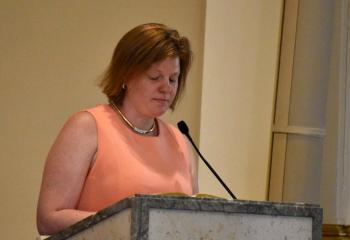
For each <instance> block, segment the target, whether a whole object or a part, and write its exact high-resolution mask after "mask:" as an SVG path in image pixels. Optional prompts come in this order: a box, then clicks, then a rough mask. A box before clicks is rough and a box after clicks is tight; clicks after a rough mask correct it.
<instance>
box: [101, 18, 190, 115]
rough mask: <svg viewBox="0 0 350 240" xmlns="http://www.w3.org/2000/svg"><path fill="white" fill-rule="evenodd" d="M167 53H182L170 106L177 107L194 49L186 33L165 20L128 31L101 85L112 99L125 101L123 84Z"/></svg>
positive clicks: (166, 55)
mask: <svg viewBox="0 0 350 240" xmlns="http://www.w3.org/2000/svg"><path fill="white" fill-rule="evenodd" d="M167 57H178V58H179V60H180V76H179V79H178V90H177V93H176V95H175V98H174V101H173V103H172V104H171V106H170V108H171V109H174V108H175V105H176V103H177V101H178V99H179V97H180V96H181V94H182V93H183V90H184V87H185V82H186V77H187V74H188V71H189V68H190V65H191V62H192V51H191V49H190V43H189V41H188V39H187V38H186V37H183V36H180V35H179V33H178V31H177V30H175V29H171V28H168V27H167V26H165V25H163V24H159V23H147V24H142V25H139V26H137V27H135V28H133V29H132V30H130V31H129V32H127V33H126V34H125V35H124V36H123V37H122V38H121V40H120V41H119V43H118V44H117V46H116V48H115V50H114V53H113V57H112V60H111V62H110V65H109V67H108V68H107V70H106V72H105V74H104V75H103V77H102V79H101V82H100V83H99V86H100V87H101V88H102V91H103V93H104V94H106V95H107V97H108V98H109V99H111V100H113V101H114V102H115V103H116V104H122V103H123V99H124V96H125V90H124V89H123V87H122V86H123V84H125V83H127V82H128V80H129V78H130V77H131V76H132V75H133V74H137V73H141V72H143V71H146V70H147V69H148V68H149V67H150V66H151V65H152V64H153V63H156V62H158V61H161V60H164V59H165V58H167Z"/></svg>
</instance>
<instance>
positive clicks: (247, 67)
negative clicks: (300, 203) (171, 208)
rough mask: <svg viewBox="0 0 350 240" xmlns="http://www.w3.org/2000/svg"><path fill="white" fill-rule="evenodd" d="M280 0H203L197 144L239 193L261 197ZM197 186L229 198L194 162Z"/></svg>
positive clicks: (264, 183)
mask: <svg viewBox="0 0 350 240" xmlns="http://www.w3.org/2000/svg"><path fill="white" fill-rule="evenodd" d="M282 3H283V1H282V0H263V1H262V0H248V1H241V0H220V1H214V0H208V1H207V8H206V26H205V44H204V45H205V47H204V65H203V83H202V86H203V90H202V106H201V129H200V148H201V149H202V151H203V154H204V155H205V156H206V157H207V159H208V160H210V161H211V162H212V165H213V166H214V168H216V169H217V171H218V172H219V174H221V175H222V177H223V178H224V180H225V181H226V182H227V184H228V185H229V186H230V187H231V189H232V191H233V192H235V193H236V195H237V197H238V198H241V199H255V200H264V199H266V191H267V187H268V186H267V180H268V173H269V154H270V141H271V123H272V113H273V100H274V99H273V97H274V89H275V82H276V73H277V62H278V51H279V36H280V26H281V16H282ZM199 179H200V187H201V190H200V191H201V192H207V193H212V194H216V195H220V196H228V195H227V194H226V193H225V190H224V189H223V188H222V187H221V186H220V184H219V183H218V182H217V181H216V180H215V179H214V178H213V177H212V176H211V175H210V174H208V170H207V169H206V168H205V167H203V164H201V165H200V174H199Z"/></svg>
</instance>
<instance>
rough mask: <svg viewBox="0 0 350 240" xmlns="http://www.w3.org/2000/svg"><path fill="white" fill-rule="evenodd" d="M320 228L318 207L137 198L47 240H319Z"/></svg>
mask: <svg viewBox="0 0 350 240" xmlns="http://www.w3.org/2000/svg"><path fill="white" fill-rule="evenodd" d="M321 227H322V209H321V208H320V207H319V206H318V205H312V204H301V203H300V204H299V203H297V204H289V203H272V202H257V201H244V200H223V199H208V198H191V197H165V196H154V195H136V196H134V197H130V198H128V199H125V200H123V201H121V202H118V203H116V204H114V205H112V206H110V207H108V208H106V209H104V210H102V211H100V212H98V213H97V214H95V215H93V216H90V217H88V218H86V219H84V220H82V221H80V222H78V223H76V224H75V225H73V226H71V227H69V228H67V229H65V230H63V231H61V232H59V233H58V234H56V235H53V236H51V237H49V238H47V240H64V239H69V240H92V239H93V240H117V239H118V240H129V239H130V240H144V239H149V240H154V239H157V240H161V239H162V240H163V239H171V240H172V239H202V240H205V239H206V240H209V239H220V240H225V239H230V240H231V239H239V240H248V239H249V240H255V239H256V240H258V239H259V240H264V239H268V240H277V239H278V240H286V239H288V240H304V239H305V240H311V239H313V240H316V239H321Z"/></svg>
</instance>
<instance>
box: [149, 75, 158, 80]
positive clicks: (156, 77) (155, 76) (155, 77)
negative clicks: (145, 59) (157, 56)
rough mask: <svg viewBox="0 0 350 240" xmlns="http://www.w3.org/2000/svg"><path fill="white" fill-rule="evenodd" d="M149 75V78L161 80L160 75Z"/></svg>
mask: <svg viewBox="0 0 350 240" xmlns="http://www.w3.org/2000/svg"><path fill="white" fill-rule="evenodd" d="M148 77H149V79H151V80H154V81H155V80H159V79H160V75H154V76H151V75H150V76H148Z"/></svg>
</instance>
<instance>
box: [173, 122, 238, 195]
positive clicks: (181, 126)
mask: <svg viewBox="0 0 350 240" xmlns="http://www.w3.org/2000/svg"><path fill="white" fill-rule="evenodd" d="M177 127H178V128H179V130H180V132H181V133H182V134H184V135H185V136H186V137H187V138H188V140H190V142H191V144H192V146H193V147H194V149H195V150H196V152H197V153H198V155H199V157H200V158H201V159H202V161H203V162H204V163H205V165H206V166H207V167H208V168H209V169H210V171H211V172H212V173H213V174H214V176H215V177H216V179H217V180H218V181H219V182H220V183H221V185H222V186H223V187H224V188H225V190H226V191H227V192H228V193H229V194H230V196H231V197H232V198H233V199H237V198H236V196H235V195H234V194H233V193H232V192H231V190H230V189H229V188H228V187H227V185H226V184H225V183H224V181H223V180H222V179H221V178H220V176H219V174H217V173H216V171H215V170H214V168H213V167H212V166H211V165H210V164H209V162H208V161H207V160H205V158H204V157H203V155H202V154H201V152H200V151H199V149H198V148H197V146H196V144H195V143H194V141H193V140H192V137H191V135H190V132H189V129H188V126H187V124H186V123H185V122H184V121H180V122H178V123H177Z"/></svg>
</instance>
